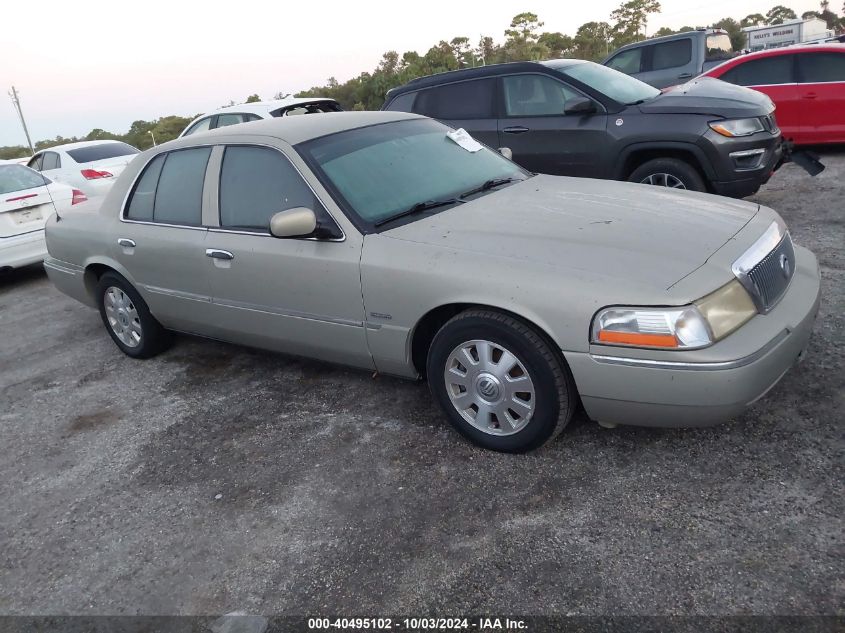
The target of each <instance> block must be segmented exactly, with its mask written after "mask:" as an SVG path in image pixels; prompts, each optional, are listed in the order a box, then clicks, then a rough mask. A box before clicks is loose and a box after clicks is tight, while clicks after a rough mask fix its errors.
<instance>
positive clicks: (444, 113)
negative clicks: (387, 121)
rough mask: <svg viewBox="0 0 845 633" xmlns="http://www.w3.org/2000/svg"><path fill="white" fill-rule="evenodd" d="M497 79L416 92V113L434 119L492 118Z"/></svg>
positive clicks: (448, 85) (464, 82)
mask: <svg viewBox="0 0 845 633" xmlns="http://www.w3.org/2000/svg"><path fill="white" fill-rule="evenodd" d="M495 88H496V80H495V79H474V80H470V81H460V82H458V83H453V84H446V85H445V86H436V87H434V88H428V89H426V90H420V91H419V92H418V93H417V98H416V101H415V102H414V112H416V113H417V114H424V115H425V116H430V117H432V118H434V119H492V118H493V117H494V115H493V95H494V93H495Z"/></svg>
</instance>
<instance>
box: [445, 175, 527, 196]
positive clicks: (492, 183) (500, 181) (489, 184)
mask: <svg viewBox="0 0 845 633" xmlns="http://www.w3.org/2000/svg"><path fill="white" fill-rule="evenodd" d="M523 180H525V178H491V179H490V180H488V181H486V182H485V183H484V184H483V185H479V186H477V187H476V188H475V189H470V190H469V191H464V192H463V193H462V194H461V195H460V198H461V200H463V199H464V198H468V197H469V196H471V195H473V194H475V193H481V192H482V191H488V190H490V189H493V188H494V187H499V186H500V185H506V184H508V183H509V182H518V181H523Z"/></svg>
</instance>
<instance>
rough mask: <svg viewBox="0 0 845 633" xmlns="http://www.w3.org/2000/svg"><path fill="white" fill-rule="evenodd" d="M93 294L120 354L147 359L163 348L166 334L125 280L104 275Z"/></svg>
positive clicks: (112, 273) (167, 339)
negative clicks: (95, 295) (95, 294)
mask: <svg viewBox="0 0 845 633" xmlns="http://www.w3.org/2000/svg"><path fill="white" fill-rule="evenodd" d="M96 293H97V307H98V308H99V309H100V317H101V318H102V319H103V325H105V326H106V331H107V332H108V333H109V336H111V338H112V340H113V341H114V343H115V345H117V346H118V347H119V348H120V351H122V352H123V353H124V354H126V355H127V356H131V357H132V358H150V357H151V356H155V355H156V354H158V353H160V352H162V351H163V350H164V349H166V348H167V346H168V345H169V343H170V335H169V333H168V332H167V330H165V329H164V328H163V327H162V326H161V324H160V323H159V322H158V321H156V319H155V317H153V315H152V314H150V309H149V308H148V307H147V304H146V302H145V301H144V300H143V299H142V298H141V295H140V294H138V291H137V290H135V288H133V287H132V284H130V283H129V282H128V281H127V280H126V279H125V278H123V277H122V276H121V275H118V274H117V273H114V272H107V273H105V274H104V275H103V276H102V277H100V280H99V281H98V282H97V290H96Z"/></svg>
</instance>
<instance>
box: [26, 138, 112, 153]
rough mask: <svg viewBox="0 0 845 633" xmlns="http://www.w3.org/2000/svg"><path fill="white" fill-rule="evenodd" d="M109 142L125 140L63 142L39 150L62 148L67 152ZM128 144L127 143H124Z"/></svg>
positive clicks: (47, 150) (46, 150)
mask: <svg viewBox="0 0 845 633" xmlns="http://www.w3.org/2000/svg"><path fill="white" fill-rule="evenodd" d="M109 143H123V141H119V140H117V139H114V140H104V141H77V142H76V143H63V144H61V145H53V146H52V147H45V148H43V149H40V150H38V151H39V152H49V151H55V150H57V149H58V150H61V151H63V152H66V151H68V150H71V149H79V148H80V147H92V146H94V145H107V144H109ZM124 145H126V143H124Z"/></svg>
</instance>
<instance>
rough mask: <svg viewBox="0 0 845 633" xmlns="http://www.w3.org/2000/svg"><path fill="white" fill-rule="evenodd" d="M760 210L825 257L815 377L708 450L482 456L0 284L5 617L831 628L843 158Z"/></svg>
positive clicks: (224, 358)
mask: <svg viewBox="0 0 845 633" xmlns="http://www.w3.org/2000/svg"><path fill="white" fill-rule="evenodd" d="M823 160H824V162H825V163H826V164H827V171H825V172H824V173H823V174H822V175H821V176H819V177H818V178H815V179H812V178H810V177H809V176H807V175H806V174H804V172H802V171H801V170H800V169H799V168H797V167H795V166H793V165H789V166H786V167H785V168H784V169H782V170H781V171H780V172H778V173H777V174H776V175H775V177H774V178H773V179H772V181H771V182H770V183H769V184H768V185H767V186H765V187H764V188H763V189H762V190H761V191H760V193H759V194H758V195H757V196H755V197H754V200H756V201H758V202H760V203H762V204H765V205H768V206H771V207H773V208H774V209H776V210H778V211H779V212H780V213H781V214H782V215H783V216H784V218H785V219H786V221H787V222H788V224H789V225H790V227H791V231H792V235H793V237H794V239H795V240H796V241H797V242H798V243H800V244H803V245H805V246H807V247H809V248H811V249H812V250H813V251H815V253H816V254H817V256H818V258H819V260H820V263H821V269H822V274H823V298H822V304H821V312H820V314H819V320H818V323H817V325H816V329H815V333H814V337H813V339H812V342H811V344H810V348H809V350H808V353H807V354H806V360H805V361H804V362H803V363H802V364H800V365H798V366H796V367H795V368H793V370H792V371H790V372H789V373H788V374H787V375H786V377H785V378H784V379H783V381H782V382H781V383H780V384H779V385H778V386H777V387H776V388H775V389H773V390H772V391H771V392H770V393H769V394H768V395H767V396H766V397H765V398H764V399H763V400H761V401H759V402H758V403H757V404H755V405H754V406H752V407H751V408H750V409H749V410H748V411H747V412H746V413H745V414H744V415H742V416H741V417H739V418H738V419H736V420H734V421H732V422H730V423H727V424H724V425H721V426H718V427H714V428H708V429H699V430H656V429H643V428H633V427H619V428H617V429H614V430H607V429H602V428H600V427H599V426H598V425H596V424H595V423H593V422H590V421H588V420H586V419H578V420H576V421H575V422H574V423H573V424H572V425H571V426H570V427H569V428H568V429H567V430H566V431H565V432H564V433H563V434H562V435H561V436H560V437H559V438H558V439H557V440H556V441H555V442H554V443H553V444H551V445H550V446H549V447H547V448H544V449H542V450H540V451H537V452H535V453H532V454H529V455H522V456H510V455H502V454H497V453H492V452H487V451H484V450H481V449H477V448H475V447H473V446H471V445H469V444H468V443H466V442H465V441H463V440H461V439H460V437H459V436H458V435H457V434H456V433H454V432H453V431H452V430H450V428H449V427H448V425H447V423H446V422H445V420H444V418H443V417H442V416H441V414H440V413H439V412H438V410H437V409H436V408H435V405H434V403H433V401H432V399H431V398H430V396H429V392H428V390H427V388H426V387H425V385H423V384H415V383H412V382H402V381H399V380H394V379H391V378H384V377H381V378H378V379H373V378H372V377H371V376H370V375H369V374H367V373H358V372H355V371H351V370H346V369H343V368H338V367H333V366H329V365H324V364H319V363H314V362H308V361H303V360H297V359H292V358H287V357H285V356H280V355H273V354H268V353H262V352H259V351H255V350H249V349H244V348H240V347H235V346H230V345H225V344H222V343H215V342H209V341H205V340H199V339H191V338H179V339H178V340H177V342H176V345H175V346H174V347H173V348H172V349H171V350H170V351H169V352H167V353H165V354H164V355H162V356H160V357H158V358H156V359H154V360H150V361H144V362H139V361H133V360H131V359H129V358H127V357H125V356H123V355H122V354H121V353H119V351H118V350H117V348H116V347H115V346H114V344H113V343H112V342H111V340H110V339H109V337H108V336H107V335H106V333H105V331H104V329H103V327H102V324H101V323H100V320H99V317H98V315H97V314H96V313H95V312H94V311H93V310H91V309H89V308H86V307H84V306H82V305H79V304H77V303H75V302H74V301H72V300H71V299H69V298H67V297H65V296H64V295H62V294H60V293H59V292H58V291H56V290H55V289H54V288H53V287H52V285H51V284H50V283H49V282H48V281H47V279H46V277H45V275H44V273H43V271H42V270H41V268H40V267H31V268H28V269H25V270H21V271H17V272H15V273H12V274H10V275H6V276H4V277H2V278H0V401H1V402H2V406H1V407H0V428H1V429H2V438H3V441H2V451H0V499H2V513H0V544H2V548H0V613H3V614H47V613H49V614H83V613H84V614H214V613H226V612H231V611H235V610H239V611H244V612H249V613H265V614H306V613H307V614H312V615H314V614H317V615H319V614H328V613H330V614H359V615H377V614H385V613H389V614H407V615H425V616H430V615H443V616H446V615H453V614H459V613H465V614H466V613H484V612H487V613H520V614H582V615H583V614H587V615H589V614H832V613H838V614H840V615H841V614H843V611H844V610H843V604H845V582H843V578H844V577H845V575H844V574H843V570H845V566H844V565H843V520H842V517H843V516H845V507H843V495H842V491H843V480H842V472H843V471H842V466H843V444H844V443H843V421H845V415H843V410H844V409H845V371H844V370H843V348H845V334H843V321H845V259H844V258H845V248H843V247H845V229H843V212H845V195H843V194H844V193H845V185H844V184H843V183H845V153H842V152H839V153H830V152H828V153H826V154H825V155H824V157H823Z"/></svg>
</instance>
